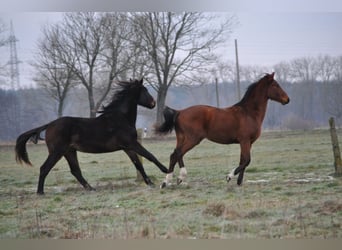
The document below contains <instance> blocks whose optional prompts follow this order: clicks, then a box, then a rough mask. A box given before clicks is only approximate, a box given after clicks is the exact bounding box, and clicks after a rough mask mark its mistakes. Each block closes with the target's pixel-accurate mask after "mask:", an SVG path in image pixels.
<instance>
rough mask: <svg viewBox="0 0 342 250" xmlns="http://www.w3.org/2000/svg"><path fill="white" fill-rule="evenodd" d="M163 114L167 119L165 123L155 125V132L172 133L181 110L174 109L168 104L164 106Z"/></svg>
mask: <svg viewBox="0 0 342 250" xmlns="http://www.w3.org/2000/svg"><path fill="white" fill-rule="evenodd" d="M163 114H164V119H165V121H164V123H163V124H161V125H156V126H155V132H156V133H157V134H167V133H171V132H172V130H173V129H174V127H175V123H176V119H177V116H178V114H179V112H178V111H177V110H174V109H172V108H169V107H167V106H166V107H165V108H164V112H163Z"/></svg>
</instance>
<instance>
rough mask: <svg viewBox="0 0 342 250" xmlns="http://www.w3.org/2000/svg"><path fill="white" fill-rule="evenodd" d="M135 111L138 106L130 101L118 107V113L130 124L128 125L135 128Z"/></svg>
mask: <svg viewBox="0 0 342 250" xmlns="http://www.w3.org/2000/svg"><path fill="white" fill-rule="evenodd" d="M137 110H138V105H137V104H133V103H132V102H130V101H126V102H123V103H122V105H121V106H120V107H118V112H120V113H121V114H122V115H123V116H125V117H126V118H127V120H128V122H129V123H130V125H133V126H135V122H136V120H137Z"/></svg>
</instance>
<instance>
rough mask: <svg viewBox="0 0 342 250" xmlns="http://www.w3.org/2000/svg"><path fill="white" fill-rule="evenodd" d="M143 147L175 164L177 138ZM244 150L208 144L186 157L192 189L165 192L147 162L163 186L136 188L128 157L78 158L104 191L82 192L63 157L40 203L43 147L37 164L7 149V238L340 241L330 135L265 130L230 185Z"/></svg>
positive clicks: (2, 215) (34, 150)
mask: <svg viewBox="0 0 342 250" xmlns="http://www.w3.org/2000/svg"><path fill="white" fill-rule="evenodd" d="M339 137H340V138H342V135H341V131H339ZM143 144H144V146H145V147H146V148H147V149H148V150H149V151H150V152H152V153H153V154H154V155H155V156H156V157H157V158H158V159H159V160H160V161H161V162H163V163H164V164H165V165H168V161H169V155H170V153H171V152H172V151H173V149H174V146H175V140H174V139H167V140H160V141H155V140H145V141H143ZM239 151H240V150H239V146H238V145H228V146H227V145H219V144H215V143H211V142H209V141H203V142H202V143H201V144H200V145H199V146H197V147H195V148H194V149H193V150H192V151H190V152H189V153H188V154H187V155H186V156H185V158H184V161H185V165H186V167H187V170H188V178H187V180H186V182H187V184H186V185H180V186H177V185H174V186H171V187H168V188H166V189H159V188H158V185H159V184H160V183H161V182H162V180H163V178H164V174H163V173H161V172H160V171H159V169H158V168H157V167H156V166H154V165H153V164H152V163H150V162H148V161H147V160H145V159H144V166H145V170H146V173H147V174H148V175H149V176H150V177H151V179H152V180H153V181H154V182H155V184H156V186H157V187H156V188H150V187H147V186H146V185H145V184H144V183H137V182H135V178H136V170H135V168H134V167H133V164H132V163H131V162H130V161H129V159H128V157H127V156H126V155H125V154H124V153H123V152H115V153H109V154H98V155H95V154H83V153H80V154H79V160H80V164H81V169H82V171H83V175H84V177H85V178H86V179H87V180H88V182H89V183H90V184H91V185H92V186H94V187H95V188H96V189H97V191H95V192H88V191H85V190H84V189H83V188H82V187H81V185H80V184H79V183H78V182H77V181H76V180H75V178H74V177H73V176H72V175H71V174H70V172H69V167H68V166H67V163H66V161H65V160H61V161H60V162H58V164H57V165H56V167H55V168H54V169H53V170H52V171H51V172H50V174H49V175H48V177H47V179H46V185H45V193H46V195H45V196H42V197H41V196H37V195H36V185H37V181H38V175H39V167H40V165H41V164H42V163H43V161H44V160H45V158H46V156H47V150H46V147H45V145H31V144H30V145H29V146H28V152H29V156H30V159H31V161H32V163H33V164H34V167H26V166H21V165H18V164H16V163H15V160H14V153H13V146H0V171H1V174H0V196H1V205H0V238H23V239H32V238H34V239H35V238H38V239H40V238H74V239H75V238H81V239H88V238H90V239H93V238H96V239H102V238H105V239H132V238H133V239H134V238H145V239H151V238H162V239H165V238H220V239H240V238H242V239H245V238H266V239H269V238H341V237H342V230H341V227H342V221H341V219H342V199H341V192H342V188H341V184H342V180H341V178H336V177H332V173H333V172H334V168H333V157H332V149H331V143H330V134H329V131H325V130H315V131H306V132H264V133H263V135H262V137H261V138H260V139H259V140H258V141H257V142H256V143H255V144H254V145H253V149H252V162H251V164H250V166H249V167H248V168H247V171H246V174H245V178H244V184H243V185H242V186H241V187H238V186H237V185H236V178H235V179H233V181H231V182H230V183H228V184H227V182H226V180H225V177H226V175H227V173H228V172H229V171H230V170H231V169H232V168H234V167H236V166H237V164H238V161H239V153H240V152H239ZM175 170H176V173H175V177H177V175H178V171H179V168H178V167H177V168H176V169H175Z"/></svg>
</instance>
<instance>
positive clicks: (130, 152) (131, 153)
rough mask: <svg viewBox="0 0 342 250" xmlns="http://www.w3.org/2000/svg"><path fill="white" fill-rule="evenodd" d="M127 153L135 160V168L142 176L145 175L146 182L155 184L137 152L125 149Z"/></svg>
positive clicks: (150, 184) (151, 184)
mask: <svg viewBox="0 0 342 250" xmlns="http://www.w3.org/2000/svg"><path fill="white" fill-rule="evenodd" d="M125 153H126V154H127V155H128V157H129V158H130V159H131V161H132V162H133V164H134V166H135V168H136V169H137V170H138V171H139V173H140V174H141V176H142V177H143V179H144V181H145V183H146V184H147V185H149V186H154V184H153V182H152V181H151V180H150V178H149V177H148V176H147V175H146V173H145V170H144V167H143V165H142V164H141V161H140V160H139V158H138V156H137V154H136V153H135V152H134V151H131V150H125Z"/></svg>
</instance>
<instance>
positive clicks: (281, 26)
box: [0, 10, 342, 86]
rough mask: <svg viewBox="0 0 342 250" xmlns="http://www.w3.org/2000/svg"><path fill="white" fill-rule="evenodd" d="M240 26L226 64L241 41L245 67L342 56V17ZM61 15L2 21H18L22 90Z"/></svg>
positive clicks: (249, 18)
mask: <svg viewBox="0 0 342 250" xmlns="http://www.w3.org/2000/svg"><path fill="white" fill-rule="evenodd" d="M229 13H230V14H235V15H236V17H237V19H238V21H239V25H238V26H237V27H235V29H234V31H233V33H232V35H231V37H230V39H229V41H228V43H229V45H228V47H227V48H226V51H224V53H225V55H224V57H225V59H227V60H232V61H234V60H235V49H234V39H237V40H238V48H239V61H240V64H241V65H247V64H249V65H251V64H252V65H260V66H262V65H265V66H272V65H274V64H276V63H278V62H280V61H284V60H285V61H289V60H291V59H294V58H298V57H304V56H318V55H320V54H322V55H325V54H328V55H332V56H339V55H342V12H317V11H315V12H303V11H299V12H297V11H286V12H280V11H276V12H272V11H261V10H257V11H234V12H229ZM62 15H63V14H62V13H61V12H59V13H58V12H16V11H11V12H6V13H0V18H1V19H2V20H3V21H4V22H5V23H7V24H8V25H9V23H10V20H12V21H13V26H14V32H15V35H16V37H17V39H18V40H19V42H18V43H17V51H18V57H19V60H20V61H21V62H22V63H21V64H20V75H21V76H20V81H21V84H22V85H26V86H27V85H32V80H31V78H32V70H31V68H30V66H29V65H28V62H29V61H30V60H33V59H34V58H33V55H32V52H33V51H34V50H35V49H36V42H37V40H38V39H39V37H41V28H42V26H43V25H44V24H46V23H54V22H58V21H60V20H61V18H62ZM1 55H2V57H1V59H0V61H2V62H3V61H8V60H9V48H7V50H6V49H5V48H3V49H1Z"/></svg>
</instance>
